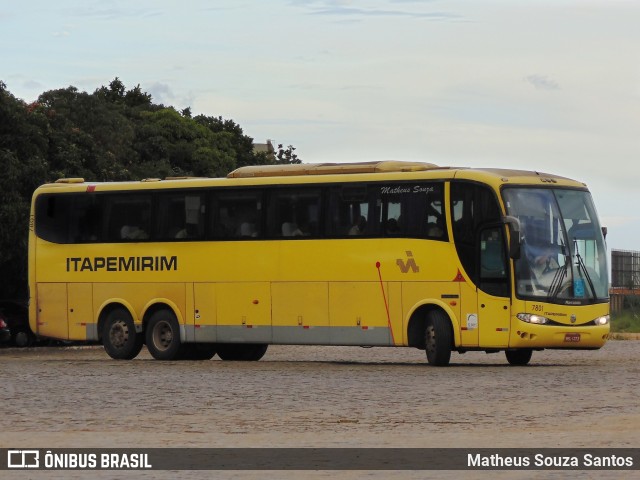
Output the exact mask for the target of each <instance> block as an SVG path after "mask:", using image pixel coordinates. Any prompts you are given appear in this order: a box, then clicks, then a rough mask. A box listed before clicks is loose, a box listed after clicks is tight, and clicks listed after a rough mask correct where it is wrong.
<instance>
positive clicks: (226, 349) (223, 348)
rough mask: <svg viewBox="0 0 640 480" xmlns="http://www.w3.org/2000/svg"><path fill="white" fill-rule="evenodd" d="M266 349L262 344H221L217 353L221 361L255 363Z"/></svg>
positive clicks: (266, 346)
mask: <svg viewBox="0 0 640 480" xmlns="http://www.w3.org/2000/svg"><path fill="white" fill-rule="evenodd" d="M268 347H269V345H266V344H262V343H221V344H218V349H217V351H218V356H219V357H220V358H221V359H222V360H235V361H241V362H257V361H258V360H260V359H261V358H262V357H264V354H265V353H267V348H268Z"/></svg>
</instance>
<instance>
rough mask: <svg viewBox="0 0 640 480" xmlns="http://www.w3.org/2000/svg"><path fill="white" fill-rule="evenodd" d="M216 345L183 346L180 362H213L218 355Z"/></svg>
mask: <svg viewBox="0 0 640 480" xmlns="http://www.w3.org/2000/svg"><path fill="white" fill-rule="evenodd" d="M216 351H217V349H216V344H215V343H186V344H182V351H181V352H180V360H211V359H212V358H213V357H214V356H215V355H216Z"/></svg>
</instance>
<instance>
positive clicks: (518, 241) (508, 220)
mask: <svg viewBox="0 0 640 480" xmlns="http://www.w3.org/2000/svg"><path fill="white" fill-rule="evenodd" d="M502 223H504V224H505V225H508V226H509V258H512V259H514V260H517V259H518V258H520V246H521V245H522V236H521V234H520V220H519V219H518V218H517V217H511V216H508V215H507V216H505V217H502Z"/></svg>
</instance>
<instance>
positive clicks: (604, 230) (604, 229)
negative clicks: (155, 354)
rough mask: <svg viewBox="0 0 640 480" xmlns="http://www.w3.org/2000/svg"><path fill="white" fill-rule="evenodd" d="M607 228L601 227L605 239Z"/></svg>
mask: <svg viewBox="0 0 640 480" xmlns="http://www.w3.org/2000/svg"><path fill="white" fill-rule="evenodd" d="M608 231H609V230H608V229H607V227H602V236H603V237H604V239H605V240H606V239H607V232H608Z"/></svg>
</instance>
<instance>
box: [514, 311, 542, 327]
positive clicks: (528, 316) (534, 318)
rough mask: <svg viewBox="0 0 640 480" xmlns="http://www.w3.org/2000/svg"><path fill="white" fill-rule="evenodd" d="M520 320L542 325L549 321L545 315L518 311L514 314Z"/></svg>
mask: <svg viewBox="0 0 640 480" xmlns="http://www.w3.org/2000/svg"><path fill="white" fill-rule="evenodd" d="M516 317H518V318H519V319H520V320H522V321H523V322H527V323H535V324H536V325H543V324H545V323H547V322H549V319H548V318H547V317H543V316H541V315H534V314H533V313H519V314H518V315H516Z"/></svg>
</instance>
